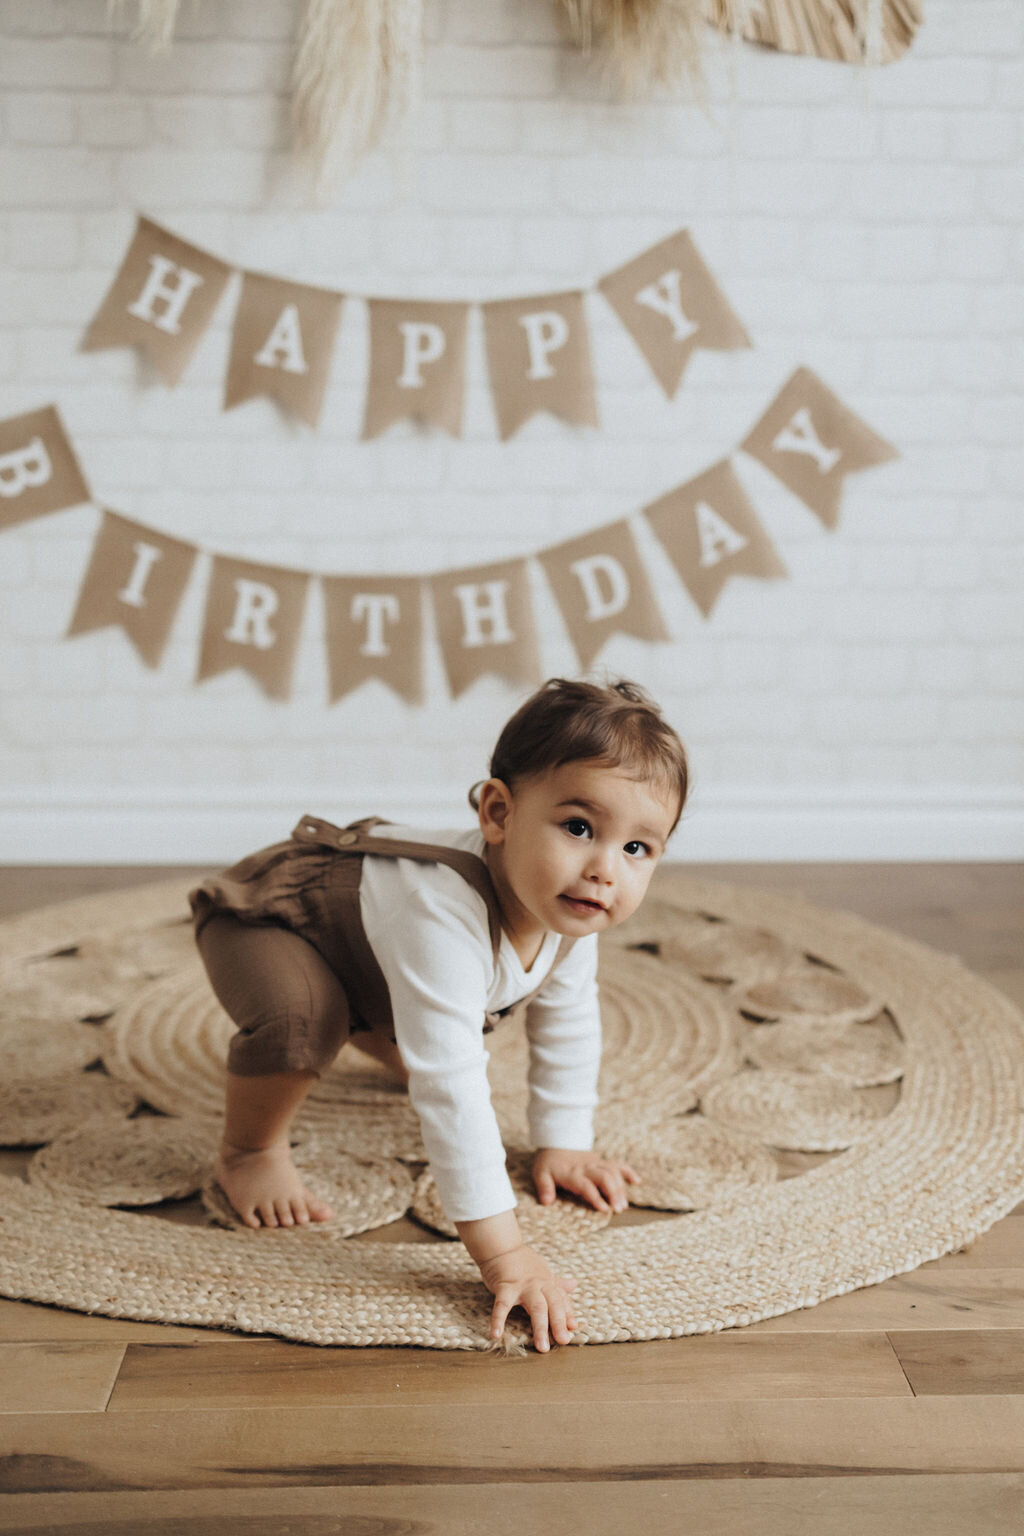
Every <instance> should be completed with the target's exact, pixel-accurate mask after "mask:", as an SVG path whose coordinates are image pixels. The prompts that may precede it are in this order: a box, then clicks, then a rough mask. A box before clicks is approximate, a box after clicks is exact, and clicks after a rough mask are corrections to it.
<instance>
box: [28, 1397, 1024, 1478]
mask: <svg viewBox="0 0 1024 1536" xmlns="http://www.w3.org/2000/svg"><path fill="white" fill-rule="evenodd" d="M396 1395H397V1394H396ZM3 1428H4V1454H3V1456H2V1458H0V1492H3V1493H56V1492H76V1491H83V1492H84V1491H92V1490H98V1491H111V1492H114V1491H119V1490H120V1491H128V1490H131V1489H136V1490H138V1489H144V1488H156V1489H165V1490H171V1489H183V1488H244V1487H246V1486H248V1487H250V1488H267V1489H269V1488H274V1487H323V1488H327V1487H335V1488H336V1487H353V1486H366V1485H370V1486H388V1487H394V1486H398V1485H399V1484H404V1485H410V1484H417V1485H419V1484H424V1483H426V1484H439V1483H441V1484H443V1483H487V1484H494V1483H505V1482H514V1483H544V1482H559V1483H577V1482H584V1481H594V1482H610V1483H616V1482H626V1481H639V1482H645V1481H649V1480H651V1479H655V1480H657V1479H661V1480H671V1481H675V1480H678V1479H685V1480H689V1479H691V1478H703V1479H707V1478H733V1477H739V1478H750V1477H786V1478H791V1477H792V1478H797V1477H813V1478H816V1477H821V1476H847V1475H851V1474H861V1473H873V1474H877V1475H881V1474H885V1473H909V1472H1019V1471H1021V1461H1022V1447H1024V1397H951V1398H940V1397H920V1398H914V1397H894V1398H877V1397H875V1398H860V1399H846V1398H833V1399H831V1400H830V1401H829V1402H828V1403H827V1404H822V1403H821V1402H817V1401H815V1400H812V1399H806V1398H805V1399H794V1400H792V1401H790V1402H771V1401H762V1402H757V1401H754V1402H751V1401H747V1402H742V1401H741V1402H700V1403H663V1402H656V1403H650V1404H636V1403H626V1404H622V1405H618V1404H611V1405H609V1404H604V1403H598V1404H580V1405H577V1406H575V1407H574V1409H573V1412H572V1413H566V1412H565V1410H564V1406H563V1405H561V1404H555V1405H554V1406H553V1407H551V1408H548V1407H547V1406H546V1405H536V1406H535V1407H534V1408H533V1409H532V1410H531V1411H530V1412H528V1413H524V1412H523V1409H522V1407H521V1406H520V1405H514V1406H512V1407H511V1408H505V1407H496V1406H492V1405H490V1404H484V1405H480V1404H470V1405H468V1406H467V1405H462V1404H445V1405H444V1406H443V1407H417V1406H415V1405H413V1406H409V1407H404V1406H401V1405H399V1404H397V1403H396V1404H391V1405H388V1406H386V1407H381V1406H378V1405H376V1404H364V1403H360V1404H358V1405H356V1406H355V1407H348V1406H344V1407H330V1408H292V1409H289V1410H288V1411H286V1412H281V1411H279V1410H278V1408H277V1406H276V1405H275V1404H274V1402H273V1400H272V1399H270V1400H268V1401H267V1403H266V1405H265V1407H262V1408H255V1409H246V1410H235V1411H220V1410H217V1411H211V1412H208V1413H180V1412H168V1413H164V1412H153V1413H134V1414H128V1413H125V1414H111V1413H105V1414H98V1413H82V1414H75V1413H63V1414H48V1413H35V1414H10V1415H9V1416H7V1418H6V1419H5V1420H4V1424H3Z"/></svg>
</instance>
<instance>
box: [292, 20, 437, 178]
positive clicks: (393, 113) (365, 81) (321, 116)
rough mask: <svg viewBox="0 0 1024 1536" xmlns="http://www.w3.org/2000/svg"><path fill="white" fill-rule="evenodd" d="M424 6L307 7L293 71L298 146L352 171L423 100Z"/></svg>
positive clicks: (327, 165) (322, 165)
mask: <svg viewBox="0 0 1024 1536" xmlns="http://www.w3.org/2000/svg"><path fill="white" fill-rule="evenodd" d="M422 32H423V0H308V4H307V7H306V15H305V19H304V21H303V24H302V29H301V32H300V34H299V41H298V48H297V51H296V55H295V63H294V67H293V69H292V88H293V91H294V96H293V100H292V120H293V124H294V130H295V147H296V149H298V151H299V152H300V153H301V154H303V155H305V156H306V157H307V158H308V160H309V161H310V163H311V164H313V165H314V166H316V167H317V168H318V169H319V170H320V172H321V175H325V174H326V173H327V172H328V171H332V172H334V171H338V172H341V171H345V172H347V171H350V170H351V169H352V168H353V167H354V166H355V164H356V163H357V161H358V160H359V159H360V157H361V156H362V155H364V154H365V153H366V152H367V151H368V150H370V149H372V148H374V147H375V145H377V144H378V143H380V141H381V140H382V139H383V138H384V136H385V134H386V132H387V131H388V129H389V128H391V127H393V126H395V125H397V124H398V122H400V121H401V120H402V119H403V118H404V117H405V116H406V115H407V114H408V112H409V111H410V109H411V107H412V106H413V104H414V103H415V102H416V101H417V100H418V98H419V89H420V50H421V46H422Z"/></svg>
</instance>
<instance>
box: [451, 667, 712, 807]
mask: <svg viewBox="0 0 1024 1536" xmlns="http://www.w3.org/2000/svg"><path fill="white" fill-rule="evenodd" d="M584 759H590V760H594V761H599V762H602V763H607V764H608V766H609V767H624V768H631V769H635V770H636V771H637V773H638V776H639V777H641V778H644V779H661V780H664V781H665V782H666V783H667V784H668V786H669V788H670V789H674V790H675V792H676V793H677V794H678V796H679V809H678V811H677V813H676V819H675V821H674V822H673V823H672V830H673V831H674V830H675V827H676V825H677V823H678V821H679V817H680V816H681V815H682V813H683V806H684V805H685V804H686V796H687V793H688V791H689V787H690V773H689V765H688V763H687V760H686V749H685V747H684V746H683V744H682V742H681V741H680V739H679V737H678V736H677V735H676V733H675V731H674V730H673V729H672V727H671V726H670V725H669V724H668V722H667V721H666V720H663V719H662V715H661V710H660V709H659V707H658V705H657V704H656V703H655V702H654V700H653V699H652V698H651V696H650V695H649V694H648V693H646V692H645V691H644V689H643V688H641V687H640V686H639V684H637V683H629V682H625V681H619V682H617V683H607V684H601V683H584V682H574V681H571V680H570V679H567V678H564V677H551V678H549V679H548V681H547V682H546V683H544V685H543V686H542V687H540V688H538V689H537V692H536V693H534V694H532V695H531V696H530V698H528V699H527V700H526V702H525V704H521V705H520V707H519V708H518V709H517V710H516V712H515V714H514V715H513V716H512V718H511V719H510V720H508V721H507V722H506V724H505V727H504V729H503V730H502V732H501V735H500V736H499V737H498V741H497V745H496V746H495V748H494V752H493V754H492V756H491V778H493V779H501V780H502V782H503V783H505V784H507V785H508V786H509V788H510V789H512V788H514V787H515V783H516V780H517V779H526V778H532V777H533V776H534V775H536V774H540V773H546V772H547V771H548V770H550V769H552V768H560V767H561V766H562V764H563V763H574V762H580V761H583V760H584ZM481 782H483V781H482V780H481ZM478 788H479V784H474V785H473V788H472V789H471V790H470V792H469V803H470V805H471V806H472V807H473V809H474V810H476V809H477V808H478V803H479V802H478V798H477V795H476V791H477V789H478Z"/></svg>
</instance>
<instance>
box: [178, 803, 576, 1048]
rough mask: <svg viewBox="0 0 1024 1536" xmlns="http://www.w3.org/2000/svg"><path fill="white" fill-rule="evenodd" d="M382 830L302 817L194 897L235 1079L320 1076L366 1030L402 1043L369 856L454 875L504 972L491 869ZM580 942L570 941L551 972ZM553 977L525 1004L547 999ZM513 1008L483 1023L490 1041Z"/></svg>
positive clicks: (373, 822) (459, 853) (460, 852)
mask: <svg viewBox="0 0 1024 1536" xmlns="http://www.w3.org/2000/svg"><path fill="white" fill-rule="evenodd" d="M381 824H382V818H381V817H379V816H369V817H366V818H364V819H363V820H362V821H355V822H352V823H351V825H350V826H347V827H336V826H334V825H333V824H332V823H331V822H329V821H323V820H321V819H320V818H319V817H316V816H303V818H302V820H301V821H300V822H299V823H298V825H297V826H296V827H295V829H294V830H293V832H292V835H291V837H290V838H289V839H288V840H287V842H283V843H274V844H273V845H272V846H271V847H269V848H262V849H260V850H259V851H258V852H257V853H251V854H249V855H248V856H247V857H246V858H244V859H242V860H240V861H239V863H237V864H233V865H232V866H231V867H230V868H229V869H226V870H224V871H223V872H222V873H221V874H219V875H211V876H209V877H208V878H207V879H206V880H204V881H202V883H201V884H200V885H198V886H196V887H195V889H194V890H192V891H190V892H189V897H188V899H189V904H190V906H191V908H192V914H193V925H194V931H195V937H196V944H197V946H198V948H199V952H200V955H201V956H202V960H203V964H204V965H205V966H206V970H207V974H208V975H209V977H210V982H211V984H212V986H213V989H214V992H215V993H216V994H217V997H218V999H219V1000H220V1002H221V1004H222V1006H223V1007H224V1008H225V1010H226V1011H227V1013H228V1014H229V1016H230V1017H231V1018H232V1019H233V1020H234V1022H235V1023H236V1024H237V1025H238V1033H237V1034H236V1035H235V1036H234V1037H233V1039H232V1041H231V1045H230V1047H229V1050H228V1067H229V1070H230V1071H231V1072H233V1073H235V1074H236V1075H238V1076H241V1077H259V1076H263V1075H265V1074H267V1073H272V1072H286V1071H302V1070H311V1071H314V1072H317V1073H320V1072H322V1071H323V1070H324V1069H325V1068H326V1067H327V1066H329V1065H330V1063H331V1062H332V1061H333V1060H334V1057H335V1056H336V1055H337V1054H338V1052H339V1051H340V1049H341V1047H342V1046H343V1045H344V1044H345V1042H346V1040H347V1039H348V1038H349V1037H350V1035H352V1034H354V1033H358V1032H361V1031H377V1032H383V1033H385V1034H386V1036H387V1038H388V1040H390V1041H391V1042H392V1043H395V1025H394V1019H393V1017H392V1013H391V998H390V995H389V993H388V988H387V982H386V981H385V979H384V975H383V973H382V971H381V968H380V965H379V964H378V962H377V958H376V956H375V955H374V953H373V950H372V949H371V948H370V945H369V942H368V940H367V937H366V933H365V931H364V929H363V922H362V916H361V912H360V906H359V885H360V880H361V878H362V870H363V860H364V858H365V857H366V855H367V854H372V855H374V856H375V857H382V858H389V859H416V860H417V861H418V862H420V863H424V864H427V863H432V864H447V865H448V866H449V868H451V869H454V870H455V871H456V873H457V874H459V875H461V876H462V877H463V879H464V880H466V881H467V882H468V883H469V884H470V885H471V886H472V887H473V889H474V890H475V891H477V892H478V893H479V894H480V896H482V897H483V899H484V901H485V902H486V904H487V920H488V926H489V929H490V937H491V949H492V954H493V956H494V959H495V961H497V957H498V949H499V946H500V944H501V908H500V906H499V904H498V898H497V895H496V894H495V890H494V885H493V883H492V881H491V876H490V872H489V871H488V868H487V865H486V864H485V863H484V861H483V860H482V859H480V858H478V857H477V855H476V854H474V853H469V852H467V851H465V850H464V849H459V848H446V847H443V846H441V845H439V844H433V843H414V842H405V841H403V840H401V839H399V838H394V837H374V836H373V835H372V831H371V829H372V828H373V827H375V826H379V825H381ZM384 824H386V823H384ZM573 943H574V940H572V939H563V940H562V942H561V944H560V945H559V947H558V952H557V954H556V956H555V961H554V966H557V965H558V964H559V963H560V962H561V960H562V959H563V957H564V956H565V955H566V954H567V953H568V951H569V950H570V949H571V948H572V945H573ZM554 966H552V969H551V970H550V971H548V973H547V975H546V976H544V977H543V979H542V980H541V982H540V983H539V985H538V986H537V987H535V988H534V989H533V991H532V992H530V993H529V994H528V995H527V997H526V998H524V999H520V1001H527V1002H528V1001H529V1000H530V998H532V997H534V996H535V995H536V994H537V992H539V991H540V988H541V987H542V986H543V985H544V983H545V982H546V981H547V979H548V977H549V976H550V975H551V974H552V972H553V970H554ZM511 1006H518V1004H515V1005H511ZM511 1006H510V1007H509V1008H503V1009H502V1010H501V1011H500V1012H499V1013H488V1014H487V1015H486V1016H485V1018H484V1021H483V1030H484V1033H485V1034H487V1033H489V1032H490V1031H491V1030H492V1029H493V1028H494V1026H495V1024H496V1023H497V1022H498V1020H499V1019H501V1018H504V1017H505V1015H506V1014H507V1013H509V1012H511Z"/></svg>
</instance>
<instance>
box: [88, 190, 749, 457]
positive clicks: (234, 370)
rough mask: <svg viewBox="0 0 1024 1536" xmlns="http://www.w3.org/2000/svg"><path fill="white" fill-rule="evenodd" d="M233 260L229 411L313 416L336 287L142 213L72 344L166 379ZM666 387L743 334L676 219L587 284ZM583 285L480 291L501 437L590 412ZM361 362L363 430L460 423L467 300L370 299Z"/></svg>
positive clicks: (583, 419)
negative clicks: (219, 248) (534, 422)
mask: <svg viewBox="0 0 1024 1536" xmlns="http://www.w3.org/2000/svg"><path fill="white" fill-rule="evenodd" d="M236 271H241V279H242V282H241V289H240V293H239V299H238V306H237V309H236V310H235V319H234V326H233V329H232V336H231V350H230V354H229V357H228V366H227V378H226V382H225V387H224V410H226V411H228V410H231V408H232V407H233V406H236V405H240V404H241V403H242V402H243V401H244V400H251V399H253V398H254V397H256V396H257V395H265V396H267V397H268V398H269V399H271V400H276V401H277V403H278V404H279V405H281V406H282V407H283V408H284V409H285V410H286V411H289V412H291V413H292V414H293V415H294V416H296V417H298V418H299V419H300V420H301V421H304V422H306V423H308V425H309V426H311V427H315V426H316V424H317V422H318V421H319V419H320V412H321V408H322V406H323V400H324V393H325V391H326V388H327V378H328V374H329V372H330V366H331V356H332V352H333V349H334V344H335V339H336V336H337V333H338V328H339V325H340V321H341V309H342V303H343V301H344V299H345V298H346V297H348V298H360V297H364V296H363V295H358V294H344V293H340V292H335V291H334V290H332V289H328V288H311V287H309V286H308V285H306V284H303V283H295V282H291V281H289V280H287V279H285V278H280V277H273V276H269V275H267V274H264V273H259V272H247V271H244V270H241V269H239V268H235V267H233V266H231V265H229V264H228V263H227V262H224V261H221V260H220V259H219V258H218V257H216V256H211V255H210V254H209V253H208V252H206V251H203V250H200V249H199V247H198V246H195V245H190V244H189V243H188V242H187V241H185V240H182V239H180V238H179V236H177V235H175V234H172V233H171V231H170V230H167V229H163V228H162V227H161V226H160V225H159V224H154V223H153V221H152V220H151V219H147V218H143V217H142V216H141V215H140V216H138V220H137V225H136V230H135V235H134V238H133V240H132V242H131V245H130V246H129V248H128V251H127V254H126V255H125V258H124V261H123V262H122V264H121V268H120V270H119V272H118V273H117V276H116V277H115V279H114V281H113V283H112V285H111V287H110V289H109V291H108V293H107V295H106V297H105V298H104V300H103V303H102V304H101V305H100V308H99V310H98V311H97V313H96V315H95V316H94V317H93V320H92V323H91V324H90V326H89V328H88V330H87V332H86V334H85V337H84V338H83V341H82V350H83V351H85V352H89V351H97V350H101V349H103V348H107V347H138V348H140V349H141V351H142V352H144V353H145V355H146V356H147V357H148V358H149V359H150V361H151V362H152V364H153V366H154V367H155V369H156V370H157V372H158V374H159V375H160V377H161V378H162V379H163V381H164V383H165V384H168V385H172V386H173V385H175V384H177V383H178V380H179V379H180V378H181V376H182V374H183V373H184V371H185V368H186V367H187V365H188V362H189V359H190V358H191V356H192V354H193V353H194V351H195V349H196V347H197V346H198V344H199V341H200V339H201V338H202V336H203V333H204V332H205V330H206V328H207V326H208V325H209V323H210V321H211V319H212V318H213V313H214V311H215V309H216V308H217V305H218V303H219V302H220V299H221V296H222V294H223V293H224V290H225V288H226V287H227V285H228V283H229V281H230V280H231V278H232V276H233V275H234V274H235V272H236ZM597 291H599V292H600V293H603V294H604V296H605V298H606V299H607V300H608V302H609V304H610V305H611V307H612V309H613V310H614V311H615V313H616V314H617V315H618V317H619V319H620V320H621V321H622V323H623V325H624V326H625V327H626V329H627V330H628V331H629V333H630V335H631V336H632V337H633V340H634V341H635V342H636V344H637V346H638V347H639V348H640V351H641V352H642V353H643V355H644V357H645V358H646V359H647V362H648V364H649V365H650V367H651V370H652V372H653V373H654V376H655V378H656V379H657V380H658V382H659V384H660V385H661V387H662V389H663V390H664V391H665V394H666V395H667V396H668V397H669V399H672V397H673V396H674V395H675V393H676V391H677V390H678V388H679V385H680V382H681V380H682V377H683V373H684V371H685V369H686V365H687V363H688V362H689V360H690V358H691V356H692V355H693V353H694V352H695V351H696V350H697V349H698V348H699V347H706V348H710V349H713V350H716V351H729V350H733V349H735V348H739V347H749V346H751V345H752V343H751V340H750V337H749V336H748V335H747V333H746V331H745V330H744V328H743V326H742V325H741V324H740V322H739V320H738V319H737V318H736V316H735V315H734V314H733V312H732V310H731V309H730V307H729V305H728V303H727V301H726V299H725V297H724V295H723V294H722V292H721V290H720V289H719V287H718V285H717V283H716V282H715V280H714V278H713V277H712V275H711V273H710V272H709V271H708V269H707V267H706V266H705V265H704V262H703V261H702V260H701V257H700V256H699V254H698V252H697V248H696V246H695V245H694V243H693V240H692V239H691V237H690V235H689V234H688V233H687V232H686V230H679V231H678V232H677V233H676V234H674V235H670V236H669V238H668V239H667V240H663V241H661V242H660V244H658V245H656V246H653V247H652V248H651V249H650V250H649V251H645V252H644V253H643V254H642V255H640V256H637V257H636V258H635V259H634V260H632V261H630V262H627V263H626V265H625V266H622V267H619V268H617V270H616V271H614V272H611V273H609V274H608V276H607V277H604V278H602V279H601V280H600V282H598V284H597ZM584 292H585V290H583V289H576V290H573V291H571V292H568V293H551V294H543V295H539V296H537V297H534V298H526V299H499V300H496V301H494V302H491V303H481V304H479V305H477V306H476V307H478V308H479V309H480V310H481V312H482V314H483V324H484V343H485V350H486V355H487V368H488V373H489V375H490V383H491V390H492V393H493V396H494V406H495V412H496V415H497V419H498V428H499V431H500V434H501V437H502V438H503V439H507V438H509V437H512V436H513V434H514V433H515V432H517V431H518V430H519V428H520V427H521V426H522V425H523V423H524V422H526V421H528V420H529V419H530V417H531V416H534V415H536V414H537V412H539V411H551V412H552V413H553V414H554V415H556V416H560V417H562V419H563V420H565V421H568V422H573V423H576V424H578V425H583V426H597V424H598V417H597V399H596V396H595V392H594V377H593V370H592V367H591V361H590V340H589V334H588V331H587V321H586V314H585V310H584V303H583V300H584ZM365 302H366V303H367V305H368V307H369V321H370V324H369V331H370V369H369V384H368V388H367V397H366V404H365V412H364V418H363V438H364V439H366V438H372V437H379V436H380V434H381V433H382V432H385V431H386V430H387V429H388V427H390V426H391V425H392V424H393V423H394V422H396V421H401V420H404V419H406V418H411V419H413V420H415V421H419V422H422V423H423V424H425V425H431V426H437V427H441V428H442V429H443V430H444V431H446V432H449V433H450V434H451V435H452V436H453V437H459V436H461V433H462V408H463V398H464V395H465V371H466V334H467V327H468V321H469V312H470V309H471V308H472V307H474V306H473V305H472V304H471V303H469V302H465V303H451V302H444V303H441V302H435V301H432V300H424V299H377V298H366V299H365Z"/></svg>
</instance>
